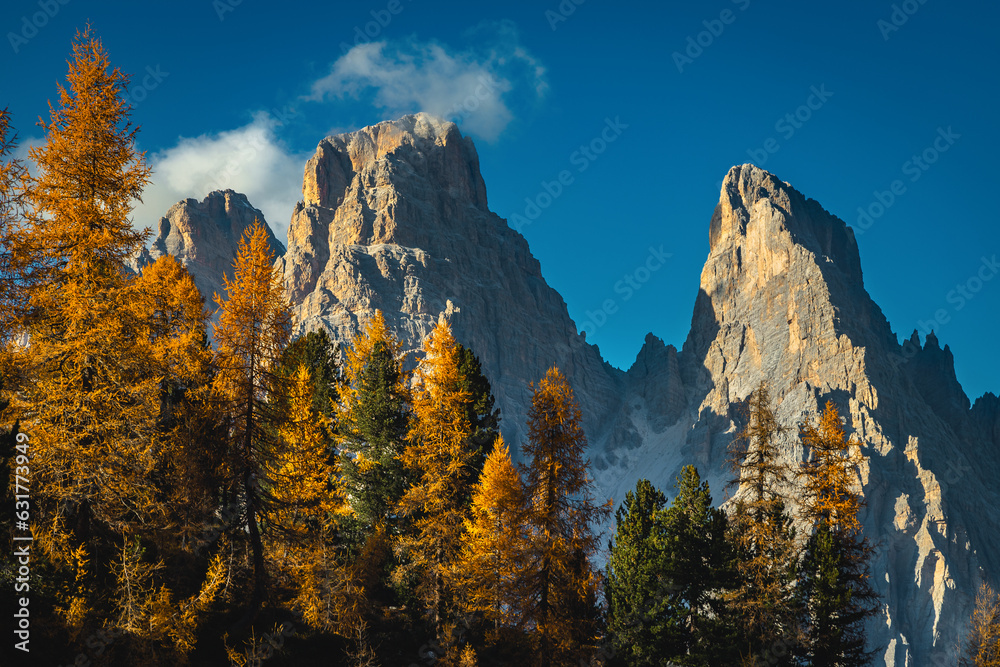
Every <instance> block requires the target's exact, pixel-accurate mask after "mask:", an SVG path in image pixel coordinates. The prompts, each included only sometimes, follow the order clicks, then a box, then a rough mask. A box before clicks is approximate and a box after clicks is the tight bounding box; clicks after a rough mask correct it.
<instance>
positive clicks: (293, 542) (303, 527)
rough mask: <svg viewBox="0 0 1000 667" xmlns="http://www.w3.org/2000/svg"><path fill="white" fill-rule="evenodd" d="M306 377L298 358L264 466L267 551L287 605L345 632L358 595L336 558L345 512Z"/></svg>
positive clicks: (323, 423)
mask: <svg viewBox="0 0 1000 667" xmlns="http://www.w3.org/2000/svg"><path fill="white" fill-rule="evenodd" d="M314 393H315V390H314V388H313V382H312V377H311V375H310V373H309V369H308V368H307V367H306V366H305V365H304V364H303V365H300V366H299V369H298V371H297V373H296V375H295V377H294V379H293V380H292V385H291V387H290V389H289V401H288V410H289V413H288V416H287V418H286V419H285V420H284V421H283V423H282V424H281V425H280V427H279V429H278V443H277V447H276V450H275V455H274V457H273V459H272V460H271V461H269V462H268V464H267V470H266V478H267V485H268V487H269V488H271V489H272V491H271V504H270V506H269V508H268V514H267V516H266V518H267V521H268V524H269V527H270V531H269V534H268V537H269V539H268V540H267V542H266V544H267V552H268V555H269V558H270V559H271V560H272V561H273V562H274V569H275V570H277V571H279V572H281V573H283V574H284V575H286V576H287V580H288V581H287V584H288V586H289V587H290V588H291V589H292V590H294V591H296V598H295V599H294V600H293V601H292V602H291V606H292V607H293V608H295V609H299V610H301V612H302V615H303V618H304V620H305V621H306V623H308V624H309V625H311V626H312V627H314V628H317V629H320V630H325V631H332V632H336V633H339V634H341V635H343V636H347V637H349V636H351V635H352V634H353V631H354V629H355V628H357V627H358V624H359V620H360V616H359V608H360V601H361V598H362V590H361V588H360V586H358V585H356V584H355V582H354V581H353V574H352V573H351V572H350V571H349V570H348V568H347V567H345V566H344V565H343V563H341V562H340V560H339V559H338V555H339V554H338V553H337V545H336V539H335V538H336V531H337V525H338V521H339V519H340V517H342V516H344V515H346V514H348V513H349V512H350V508H349V507H348V505H347V502H346V499H345V497H344V494H343V491H342V489H341V488H340V485H339V483H338V480H337V478H336V476H335V467H336V466H335V461H334V460H332V458H331V453H330V451H329V450H328V445H327V433H328V428H329V419H328V418H327V417H326V416H325V415H324V414H323V413H322V412H320V411H319V410H317V409H316V406H315V401H314V400H313V395H314Z"/></svg>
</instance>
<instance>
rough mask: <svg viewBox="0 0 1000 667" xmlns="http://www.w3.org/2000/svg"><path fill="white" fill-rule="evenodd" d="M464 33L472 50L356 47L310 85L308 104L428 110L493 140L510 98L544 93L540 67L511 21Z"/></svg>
mask: <svg viewBox="0 0 1000 667" xmlns="http://www.w3.org/2000/svg"><path fill="white" fill-rule="evenodd" d="M469 36H470V38H471V39H470V41H473V42H474V44H475V46H472V47H470V48H469V49H467V50H465V51H454V50H449V49H448V48H447V47H446V46H444V45H441V44H438V43H435V42H418V41H417V40H416V39H409V40H406V41H404V42H401V43H390V42H386V41H380V42H371V43H367V44H359V45H357V46H355V47H354V48H352V49H351V50H350V51H348V52H347V53H345V54H344V55H343V56H341V57H340V58H338V59H337V61H336V62H334V63H333V66H332V67H331V70H330V73H329V74H328V75H327V76H325V77H323V78H322V79H319V80H318V81H316V82H315V83H313V85H312V95H311V97H310V99H313V100H323V99H331V98H332V99H343V98H345V97H353V98H358V99H360V98H361V97H362V95H371V100H370V101H371V103H372V105H374V106H375V107H377V108H379V109H382V110H383V111H385V112H386V113H387V114H389V115H391V116H398V115H402V114H406V113H414V112H417V111H426V112H428V113H431V114H434V115H436V116H440V117H442V118H445V119H447V120H453V121H455V122H456V123H458V124H459V125H461V126H462V129H463V131H465V132H467V133H471V134H475V135H477V136H479V137H482V138H483V139H486V140H487V141H495V140H496V138H497V137H498V136H499V134H500V133H501V132H503V130H504V128H506V127H507V125H508V124H509V123H510V122H511V120H513V118H514V112H513V111H512V110H511V107H510V104H511V102H512V100H513V99H514V97H515V95H514V94H516V95H517V97H518V98H523V99H531V98H534V99H538V98H541V97H542V96H543V95H544V94H545V93H546V91H547V90H548V83H547V82H546V79H545V68H544V67H542V66H541V65H540V64H539V62H538V61H537V60H536V59H535V58H534V57H533V56H532V55H531V54H530V53H528V51H527V50H526V49H525V48H524V47H523V46H521V45H520V43H519V42H518V36H517V32H516V30H515V29H514V27H513V24H511V23H510V22H502V23H499V24H488V25H483V26H479V27H477V28H476V29H474V30H473V31H472V32H471V33H470V35H469ZM526 92H527V94H526Z"/></svg>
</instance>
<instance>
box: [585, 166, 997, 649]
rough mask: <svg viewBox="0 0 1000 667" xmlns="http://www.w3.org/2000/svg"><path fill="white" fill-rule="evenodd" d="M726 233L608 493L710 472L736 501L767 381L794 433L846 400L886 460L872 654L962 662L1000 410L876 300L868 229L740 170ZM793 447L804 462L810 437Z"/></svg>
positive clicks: (641, 389) (875, 501)
mask: <svg viewBox="0 0 1000 667" xmlns="http://www.w3.org/2000/svg"><path fill="white" fill-rule="evenodd" d="M709 237H710V251H709V256H708V259H707V261H706V263H705V268H704V270H703V271H702V275H701V288H700V290H699V294H698V297H697V299H696V302H695V310H694V316H693V318H692V324H691V332H690V334H689V336H688V339H687V341H686V342H685V344H684V347H683V349H682V351H681V353H680V354H676V353H675V352H674V350H673V348H670V347H667V348H663V346H662V343H660V342H659V341H657V340H655V339H650V338H647V341H646V345H645V346H644V348H643V350H642V352H640V354H639V357H638V359H637V361H636V365H635V366H634V367H633V368H632V369H631V370H630V371H629V374H628V380H629V382H628V386H627V393H626V396H627V398H626V408H625V409H626V411H629V412H630V419H629V420H627V421H625V420H620V421H619V422H618V424H617V425H616V426H615V428H617V429H619V430H623V431H631V432H632V433H633V434H635V436H637V437H632V438H629V437H626V436H621V435H620V436H619V437H618V438H617V440H618V441H619V442H627V441H632V442H636V443H637V445H636V446H634V447H632V448H622V447H615V446H613V445H612V446H608V445H606V444H604V443H597V446H596V447H595V452H594V458H595V461H596V462H597V464H598V465H597V467H598V469H599V473H598V477H599V480H600V481H601V483H602V485H603V487H604V488H605V489H606V490H607V491H609V492H610V493H611V495H612V496H613V497H614V498H615V500H616V502H617V501H619V500H620V499H621V498H622V496H623V494H624V492H625V491H626V490H627V489H629V488H631V487H632V486H633V485H634V483H635V481H636V479H637V478H638V477H640V476H645V477H649V476H650V473H649V470H653V471H654V472H653V474H655V475H658V476H659V477H658V478H656V477H651V479H653V480H654V482H656V483H659V484H661V485H664V486H669V485H670V484H671V482H672V480H673V477H674V475H675V474H676V473H677V471H678V467H679V466H680V465H683V464H687V463H692V462H693V463H696V464H697V465H698V466H699V467H700V468H701V470H702V471H703V472H704V473H705V474H706V476H707V477H708V478H709V480H710V481H711V486H712V489H713V490H714V492H715V493H716V497H717V498H718V497H719V495H720V491H721V489H722V486H723V480H724V479H725V477H726V474H725V472H724V461H725V449H726V446H727V445H728V443H729V442H730V441H731V439H732V436H733V433H734V432H735V431H737V430H738V429H739V428H740V427H741V426H742V424H741V423H740V419H741V416H740V411H739V410H738V408H739V406H741V405H742V404H743V402H744V401H745V399H746V398H747V396H748V395H749V394H750V392H751V391H752V390H753V389H754V388H755V387H756V386H757V384H758V383H759V382H760V381H761V380H766V381H767V382H768V383H769V385H770V387H771V390H772V394H773V396H774V398H775V399H776V401H777V402H778V416H779V418H780V419H781V421H782V422H784V423H785V424H786V425H788V426H789V427H791V428H792V433H793V434H794V433H795V427H796V426H797V424H799V423H800V422H801V421H803V420H805V419H809V418H811V417H813V416H814V415H815V414H816V413H817V412H818V411H819V410H820V409H822V407H823V405H824V404H825V403H826V401H827V400H833V401H834V402H835V403H836V404H837V405H838V407H839V408H840V411H841V414H842V415H845V416H847V419H848V425H849V427H850V430H852V431H853V434H854V435H855V436H856V437H857V438H859V439H860V440H861V441H862V442H863V443H864V452H865V454H866V456H867V457H868V461H867V464H866V465H865V466H864V467H863V470H862V474H861V479H860V480H859V481H860V483H861V484H862V488H863V490H864V495H865V499H866V501H867V508H866V510H865V515H864V517H863V520H864V524H865V531H866V534H867V535H868V537H869V538H871V539H872V541H873V542H874V543H875V544H876V545H877V547H878V551H877V557H876V561H875V562H874V564H873V568H872V572H873V575H874V577H873V578H874V583H875V586H876V588H877V589H878V590H879V592H880V593H881V594H882V600H883V603H884V613H883V614H882V616H881V617H880V618H878V619H877V620H876V621H874V622H873V623H872V624H871V626H870V630H869V637H870V639H871V642H872V643H871V646H872V647H873V648H879V653H878V655H879V657H880V658H881V659H882V660H884V662H885V664H887V665H933V664H942V665H943V664H955V663H956V659H955V655H956V646H957V645H958V642H959V641H960V639H961V637H962V634H963V632H964V625H965V622H966V619H967V618H968V615H969V612H970V610H971V605H972V603H973V600H972V596H973V595H974V591H975V590H976V588H977V587H978V585H979V583H980V581H982V580H983V578H984V577H992V578H993V581H994V582H995V581H996V577H997V575H998V573H1000V537H998V536H1000V510H998V509H997V508H998V507H1000V505H998V501H1000V497H998V491H1000V489H998V488H997V484H996V480H997V479H998V472H1000V470H998V462H1000V449H998V447H997V444H998V443H997V437H996V436H997V423H998V422H997V419H998V405H997V404H998V401H997V399H996V398H995V397H993V396H992V395H990V394H988V395H987V396H986V397H984V398H982V399H980V400H979V401H977V404H976V408H975V409H974V410H971V411H970V409H969V401H968V399H967V398H966V396H965V394H964V393H963V392H962V389H961V387H960V386H959V384H958V382H957V380H956V379H955V371H954V366H953V360H952V356H951V352H950V351H949V350H948V348H947V347H946V348H945V349H944V350H942V349H941V348H940V347H939V344H938V341H937V338H936V337H934V336H933V335H929V336H928V337H927V340H926V341H925V343H924V345H923V346H921V345H920V341H919V339H918V338H917V337H916V334H914V337H913V338H911V340H910V341H907V343H906V347H905V348H904V347H902V346H900V344H899V343H898V342H897V339H896V336H895V335H894V334H893V332H892V331H891V329H890V327H889V324H888V322H887V321H886V319H885V317H884V316H883V314H882V312H881V311H880V310H879V308H878V306H876V305H875V303H874V302H872V300H871V298H870V297H869V296H868V294H867V292H865V290H864V287H863V284H862V272H861V263H860V259H859V253H858V247H857V244H856V242H855V238H854V234H853V232H852V230H851V229H850V228H849V227H847V226H846V225H845V224H844V223H843V222H842V221H841V220H839V219H838V218H836V217H834V216H832V215H830V214H828V213H827V212H826V211H824V210H823V209H822V207H821V206H820V205H819V204H818V203H816V202H815V201H813V200H809V199H806V198H805V197H803V196H802V195H801V194H800V193H798V192H797V191H795V190H794V189H793V188H792V187H790V186H789V185H788V184H787V183H783V182H781V181H780V180H778V179H777V178H775V177H774V176H772V175H771V174H768V173H767V172H765V171H763V170H761V169H758V168H757V167H754V166H752V165H743V166H741V167H734V168H733V169H732V170H731V171H730V172H729V174H728V175H727V176H726V178H725V180H724V182H723V185H722V192H721V199H720V202H719V204H718V206H717V207H716V209H715V213H714V215H713V216H712V219H711V223H710V226H709ZM650 368H654V369H656V370H655V371H654V372H650V370H649V369H650ZM785 449H786V456H787V457H788V459H789V460H790V461H792V462H797V461H800V460H801V459H802V451H801V448H800V447H799V445H798V444H797V442H796V439H795V438H794V437H790V438H789V439H788V441H787V444H786V448H785Z"/></svg>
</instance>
